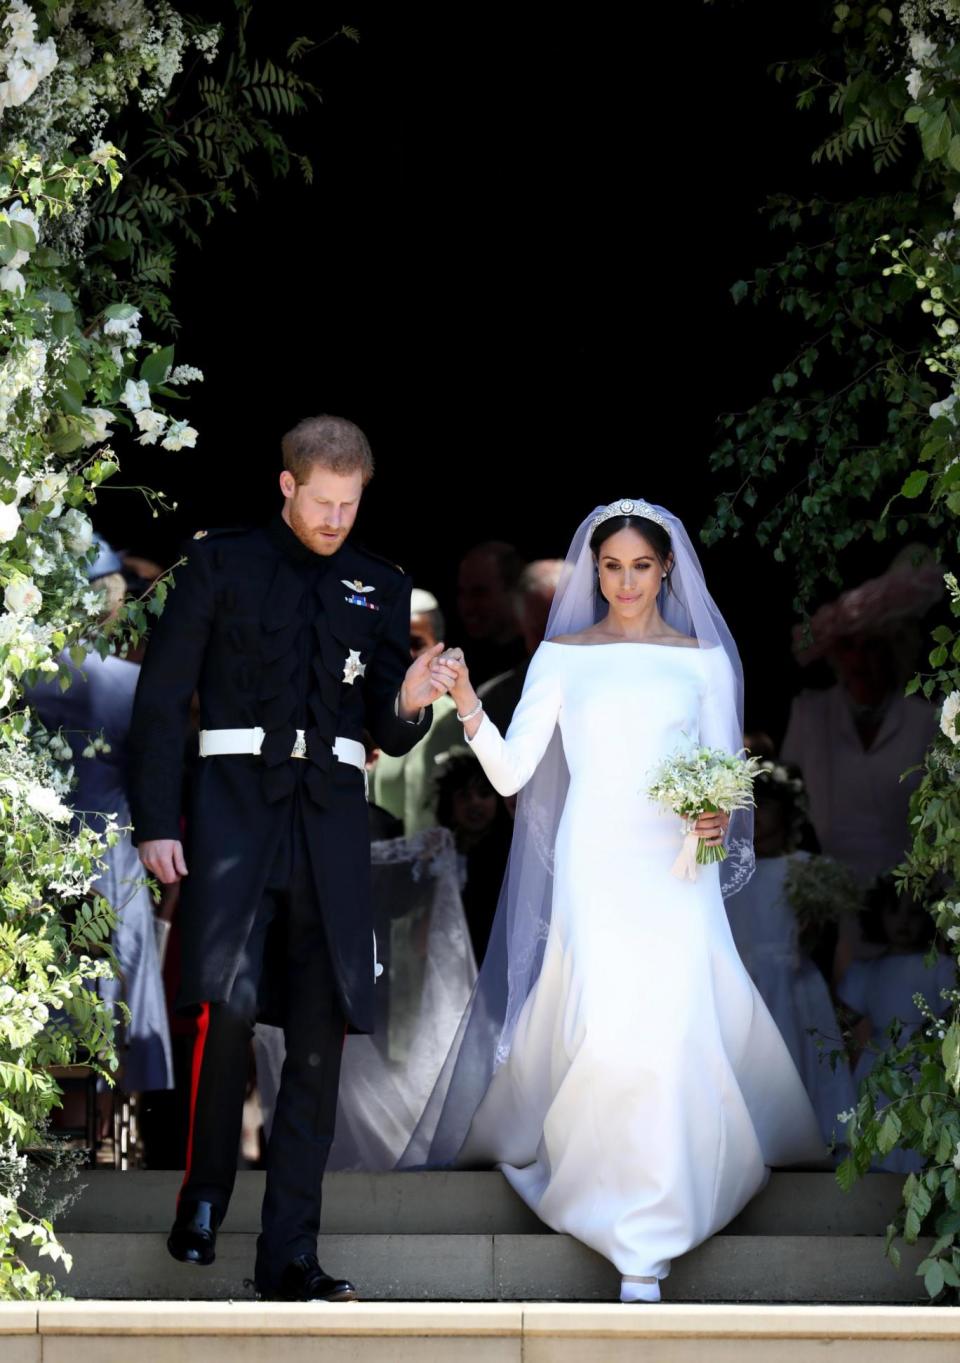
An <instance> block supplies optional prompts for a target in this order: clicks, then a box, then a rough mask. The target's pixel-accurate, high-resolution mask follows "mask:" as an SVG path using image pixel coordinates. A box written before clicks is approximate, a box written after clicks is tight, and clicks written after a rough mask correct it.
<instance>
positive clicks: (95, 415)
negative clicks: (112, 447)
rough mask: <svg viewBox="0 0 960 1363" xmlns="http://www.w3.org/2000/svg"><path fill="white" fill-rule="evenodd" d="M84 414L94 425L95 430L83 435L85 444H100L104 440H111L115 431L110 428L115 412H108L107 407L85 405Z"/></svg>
mask: <svg viewBox="0 0 960 1363" xmlns="http://www.w3.org/2000/svg"><path fill="white" fill-rule="evenodd" d="M83 415H84V416H85V417H86V418H87V421H88V422H90V423H91V425H92V426H93V431H92V432H91V433H90V434H89V435H85V436H84V437H83V443H84V445H88V446H89V445H99V444H100V442H101V441H102V440H109V439H110V437H111V435H113V431H112V430H111V429H110V422H111V421H112V420H113V413H112V412H108V411H107V409H106V408H105V407H84V409H83Z"/></svg>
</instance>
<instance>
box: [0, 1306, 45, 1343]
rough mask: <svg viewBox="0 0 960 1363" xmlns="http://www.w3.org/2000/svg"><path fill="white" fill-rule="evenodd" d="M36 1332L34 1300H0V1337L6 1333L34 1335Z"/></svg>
mask: <svg viewBox="0 0 960 1363" xmlns="http://www.w3.org/2000/svg"><path fill="white" fill-rule="evenodd" d="M36 1333H37V1303H36V1302H31V1301H3V1302H0V1337H5V1336H7V1335H35V1334H36Z"/></svg>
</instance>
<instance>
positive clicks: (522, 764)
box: [468, 644, 561, 795]
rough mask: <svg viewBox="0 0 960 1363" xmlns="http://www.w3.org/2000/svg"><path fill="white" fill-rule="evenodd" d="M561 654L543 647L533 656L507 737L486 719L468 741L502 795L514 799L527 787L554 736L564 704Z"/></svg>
mask: <svg viewBox="0 0 960 1363" xmlns="http://www.w3.org/2000/svg"><path fill="white" fill-rule="evenodd" d="M558 652H559V646H558V645H549V644H546V645H545V644H541V645H540V647H539V648H538V649H537V651H536V653H535V654H534V655H533V658H532V659H531V661H530V667H529V669H528V671H527V679H526V682H525V683H524V687H523V695H522V696H521V697H520V704H519V705H518V706H517V708H516V710H515V711H514V713H513V719H512V721H511V723H510V728H509V729H508V730H507V733H506V736H505V737H504V736H503V735H502V734H501V733H500V730H499V729H498V728H497V726H496V725H495V724H494V723H493V721H492V720H491V719H489V718H488V717H487V716H486V715H484V716H483V719H482V721H481V723H480V728H479V729H478V730H477V732H476V733H475V734H474V736H473V739H472V740H468V742H470V746H471V747H472V748H473V751H474V753H475V754H476V756H477V757H478V758H479V760H480V765H481V766H482V767H483V769H484V771H485V772H486V773H487V776H488V777H489V779H490V783H491V785H492V786H493V787H494V789H495V790H497V791H499V792H500V794H501V795H514V794H515V793H516V792H517V791H518V790H519V789H520V788H521V786H525V785H526V783H527V782H528V781H529V780H530V777H531V776H532V775H533V773H534V772H535V771H536V769H537V764H538V763H539V761H540V759H541V757H542V756H543V754H544V753H545V752H546V750H547V744H548V743H549V742H550V739H551V737H552V736H553V731H554V729H555V728H556V724H557V717H558V715H559V713H560V701H561V686H560V669H559V666H558V659H557V656H556V655H557V653H558Z"/></svg>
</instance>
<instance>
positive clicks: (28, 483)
mask: <svg viewBox="0 0 960 1363" xmlns="http://www.w3.org/2000/svg"><path fill="white" fill-rule="evenodd" d="M13 486H14V489H15V491H16V494H17V495H16V498H15V501H16V505H17V506H19V505H20V503H21V502H22V501H23V499H24V497H26V495H27V493H28V492H32V491H33V479H32V478H28V477H27V475H26V474H25V473H18V474H17V481H16V482H15V483H14V485H13Z"/></svg>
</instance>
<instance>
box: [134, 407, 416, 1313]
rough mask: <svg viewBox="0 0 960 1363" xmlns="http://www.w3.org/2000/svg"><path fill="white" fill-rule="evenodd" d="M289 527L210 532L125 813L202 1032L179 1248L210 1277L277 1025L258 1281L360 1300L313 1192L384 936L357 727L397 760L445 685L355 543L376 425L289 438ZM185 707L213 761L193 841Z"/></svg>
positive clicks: (201, 766) (325, 427) (155, 687)
mask: <svg viewBox="0 0 960 1363" xmlns="http://www.w3.org/2000/svg"><path fill="white" fill-rule="evenodd" d="M282 447H283V462H284V470H283V472H282V473H281V475H280V488H281V491H282V492H283V497H284V502H283V509H282V511H281V512H280V514H279V515H278V516H277V517H276V518H275V519H274V520H273V521H272V522H271V523H270V524H268V525H267V526H266V527H265V528H263V529H257V530H243V531H219V532H217V531H211V532H209V533H207V532H205V531H200V532H198V534H197V535H196V536H195V537H194V538H195V541H196V542H195V543H194V544H193V545H192V547H191V551H190V553H189V555H188V558H187V561H186V563H185V564H184V565H183V566H182V567H181V568H179V569H178V570H177V572H176V575H175V586H174V589H173V590H172V591H171V593H170V596H169V599H168V601H167V604H166V608H165V610H164V612H163V615H162V616H161V618H160V620H159V621H158V623H157V625H156V627H155V629H154V631H153V635H152V638H151V640H150V646H149V648H148V650H147V655H146V660H145V662H144V664H143V669H142V672H141V676H140V684H139V687H138V689H137V699H136V706H135V710H134V717H133V726H132V730H131V748H132V762H131V768H132V770H131V791H130V793H131V805H132V808H133V822H134V831H135V836H136V840H137V843H138V846H139V851H140V859H141V861H142V862H143V865H144V866H145V867H146V868H147V870H148V871H150V872H151V873H152V874H153V875H155V876H156V877H157V879H158V880H160V881H162V882H163V883H164V884H171V883H172V882H174V881H178V880H181V878H182V880H183V885H182V892H181V899H180V915H181V924H182V940H183V976H182V985H181V994H180V999H179V1005H180V1006H181V1007H184V1008H189V1009H192V1010H193V1011H194V1013H195V1014H196V1015H197V1018H198V1027H197V1041H196V1047H195V1052H194V1058H193V1067H192V1089H191V1104H190V1132H189V1139H188V1146H187V1160H186V1163H187V1168H186V1173H185V1176H184V1181H183V1186H182V1188H181V1191H180V1196H179V1200H178V1203H177V1213H176V1220H175V1222H174V1225H173V1229H172V1231H171V1233H170V1237H169V1240H168V1242H167V1243H168V1246H169V1249H170V1253H171V1254H172V1255H173V1256H174V1258H176V1259H180V1260H182V1261H183V1262H185V1263H194V1264H209V1263H212V1262H213V1259H214V1254H215V1248H216V1235H217V1229H218V1227H219V1225H220V1223H221V1222H222V1220H223V1217H224V1215H225V1213H226V1210H227V1204H228V1202H229V1199H230V1193H231V1191H232V1188H233V1182H234V1172H235V1169H236V1160H237V1148H238V1144H239V1137H240V1122H241V1110H242V1106H243V1099H244V1088H245V1082H246V1074H247V1055H248V1046H249V1040H250V1035H251V1030H252V1027H253V1024H254V1022H255V1020H256V1019H257V1018H258V1017H262V1018H265V1019H266V1020H269V1021H273V1022H277V1023H279V1024H281V1025H282V1026H283V1027H284V1031H285V1040H286V1052H287V1058H286V1063H285V1065H284V1067H283V1076H282V1080H281V1086H280V1093H279V1097H278V1100H277V1109H276V1116H275V1119H274V1124H273V1131H272V1135H271V1140H270V1145H269V1150H268V1154H267V1179H266V1192H265V1195H264V1202H263V1217H262V1231H261V1234H260V1237H259V1240H258V1242H257V1261H256V1269H255V1285H256V1288H257V1291H258V1292H259V1294H260V1295H261V1296H262V1297H265V1298H275V1299H282V1300H292V1301H309V1300H318V1299H322V1300H327V1301H349V1300H354V1299H355V1298H356V1292H355V1290H354V1288H353V1287H352V1285H351V1284H350V1283H348V1282H345V1281H343V1280H336V1279H334V1278H332V1277H330V1276H329V1275H328V1274H326V1273H324V1272H323V1270H322V1269H321V1268H320V1265H319V1264H318V1262H317V1257H316V1249H317V1234H318V1230H319V1222H320V1185H321V1179H322V1176H323V1170H324V1166H325V1163H326V1159H327V1154H328V1151H329V1149H330V1144H331V1141H332V1139H333V1129H334V1117H335V1113H336V1105H337V1087H338V1083H339V1076H340V1054H341V1050H342V1046H343V1039H344V1034H345V1031H346V1029H347V1027H352V1028H353V1029H355V1030H356V1031H359V1032H369V1031H372V1029H373V1018H374V965H375V941H374V935H373V915H372V909H371V902H370V870H369V836H368V832H367V807H366V802H365V773H364V761H365V753H364V747H363V742H362V738H363V731H364V729H365V728H366V729H368V730H369V732H370V733H371V734H372V735H373V738H374V741H375V743H376V744H377V746H378V747H380V748H382V749H383V750H384V751H385V752H387V753H391V754H393V755H396V756H401V755H402V754H404V753H406V752H407V751H409V749H410V748H412V747H413V745H414V744H415V743H417V742H418V741H419V739H421V738H422V737H423V736H424V734H425V733H426V731H427V729H428V728H429V726H430V710H429V707H430V705H431V704H432V702H433V701H434V700H436V699H437V697H438V696H439V694H440V692H439V691H438V690H437V687H436V686H435V685H434V683H433V682H432V681H431V678H430V665H431V663H432V661H433V659H434V658H435V657H436V656H437V655H438V654H439V652H440V651H441V650H442V647H443V646H442V644H437V645H436V647H434V648H432V649H429V650H427V651H426V652H425V653H424V654H422V655H421V656H420V657H419V658H418V659H417V660H416V661H415V662H414V663H413V665H412V666H410V665H409V662H410V654H409V645H410V637H409V636H410V586H411V584H410V580H409V578H407V577H406V576H404V574H403V573H402V572H401V571H400V570H399V569H398V568H396V567H394V566H393V565H392V564H390V563H387V562H386V561H385V560H383V559H380V558H378V557H377V556H376V555H374V554H370V553H368V552H366V551H365V550H361V549H360V548H358V547H357V546H355V545H353V544H349V543H347V542H346V541H347V535H348V534H349V531H350V529H351V527H352V525H353V522H354V518H355V516H356V514H357V508H358V506H359V503H360V497H361V493H362V491H363V488H364V487H365V485H366V483H367V482H368V481H369V479H370V477H371V476H372V474H373V459H372V456H371V453H370V447H369V445H368V443H367V440H366V437H365V436H364V434H363V432H362V431H361V430H360V429H359V428H358V427H357V426H355V425H354V424H353V423H352V422H350V421H345V420H343V419H341V418H338V417H333V416H321V417H315V418H313V419H311V420H307V421H302V422H300V424H299V425H298V426H296V427H295V428H294V429H293V430H292V431H290V432H289V433H288V434H287V435H286V436H284V438H283V442H282ZM194 692H199V698H200V726H201V731H200V759H199V761H198V763H197V767H196V775H195V778H194V782H193V789H192V795H191V798H190V801H189V811H190V813H189V822H188V825H187V828H186V835H185V839H184V840H183V841H181V837H182V834H181V817H182V816H181V784H182V777H183V751H184V742H185V736H186V732H187V726H188V721H189V712H190V705H191V699H192V697H193V695H194Z"/></svg>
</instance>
